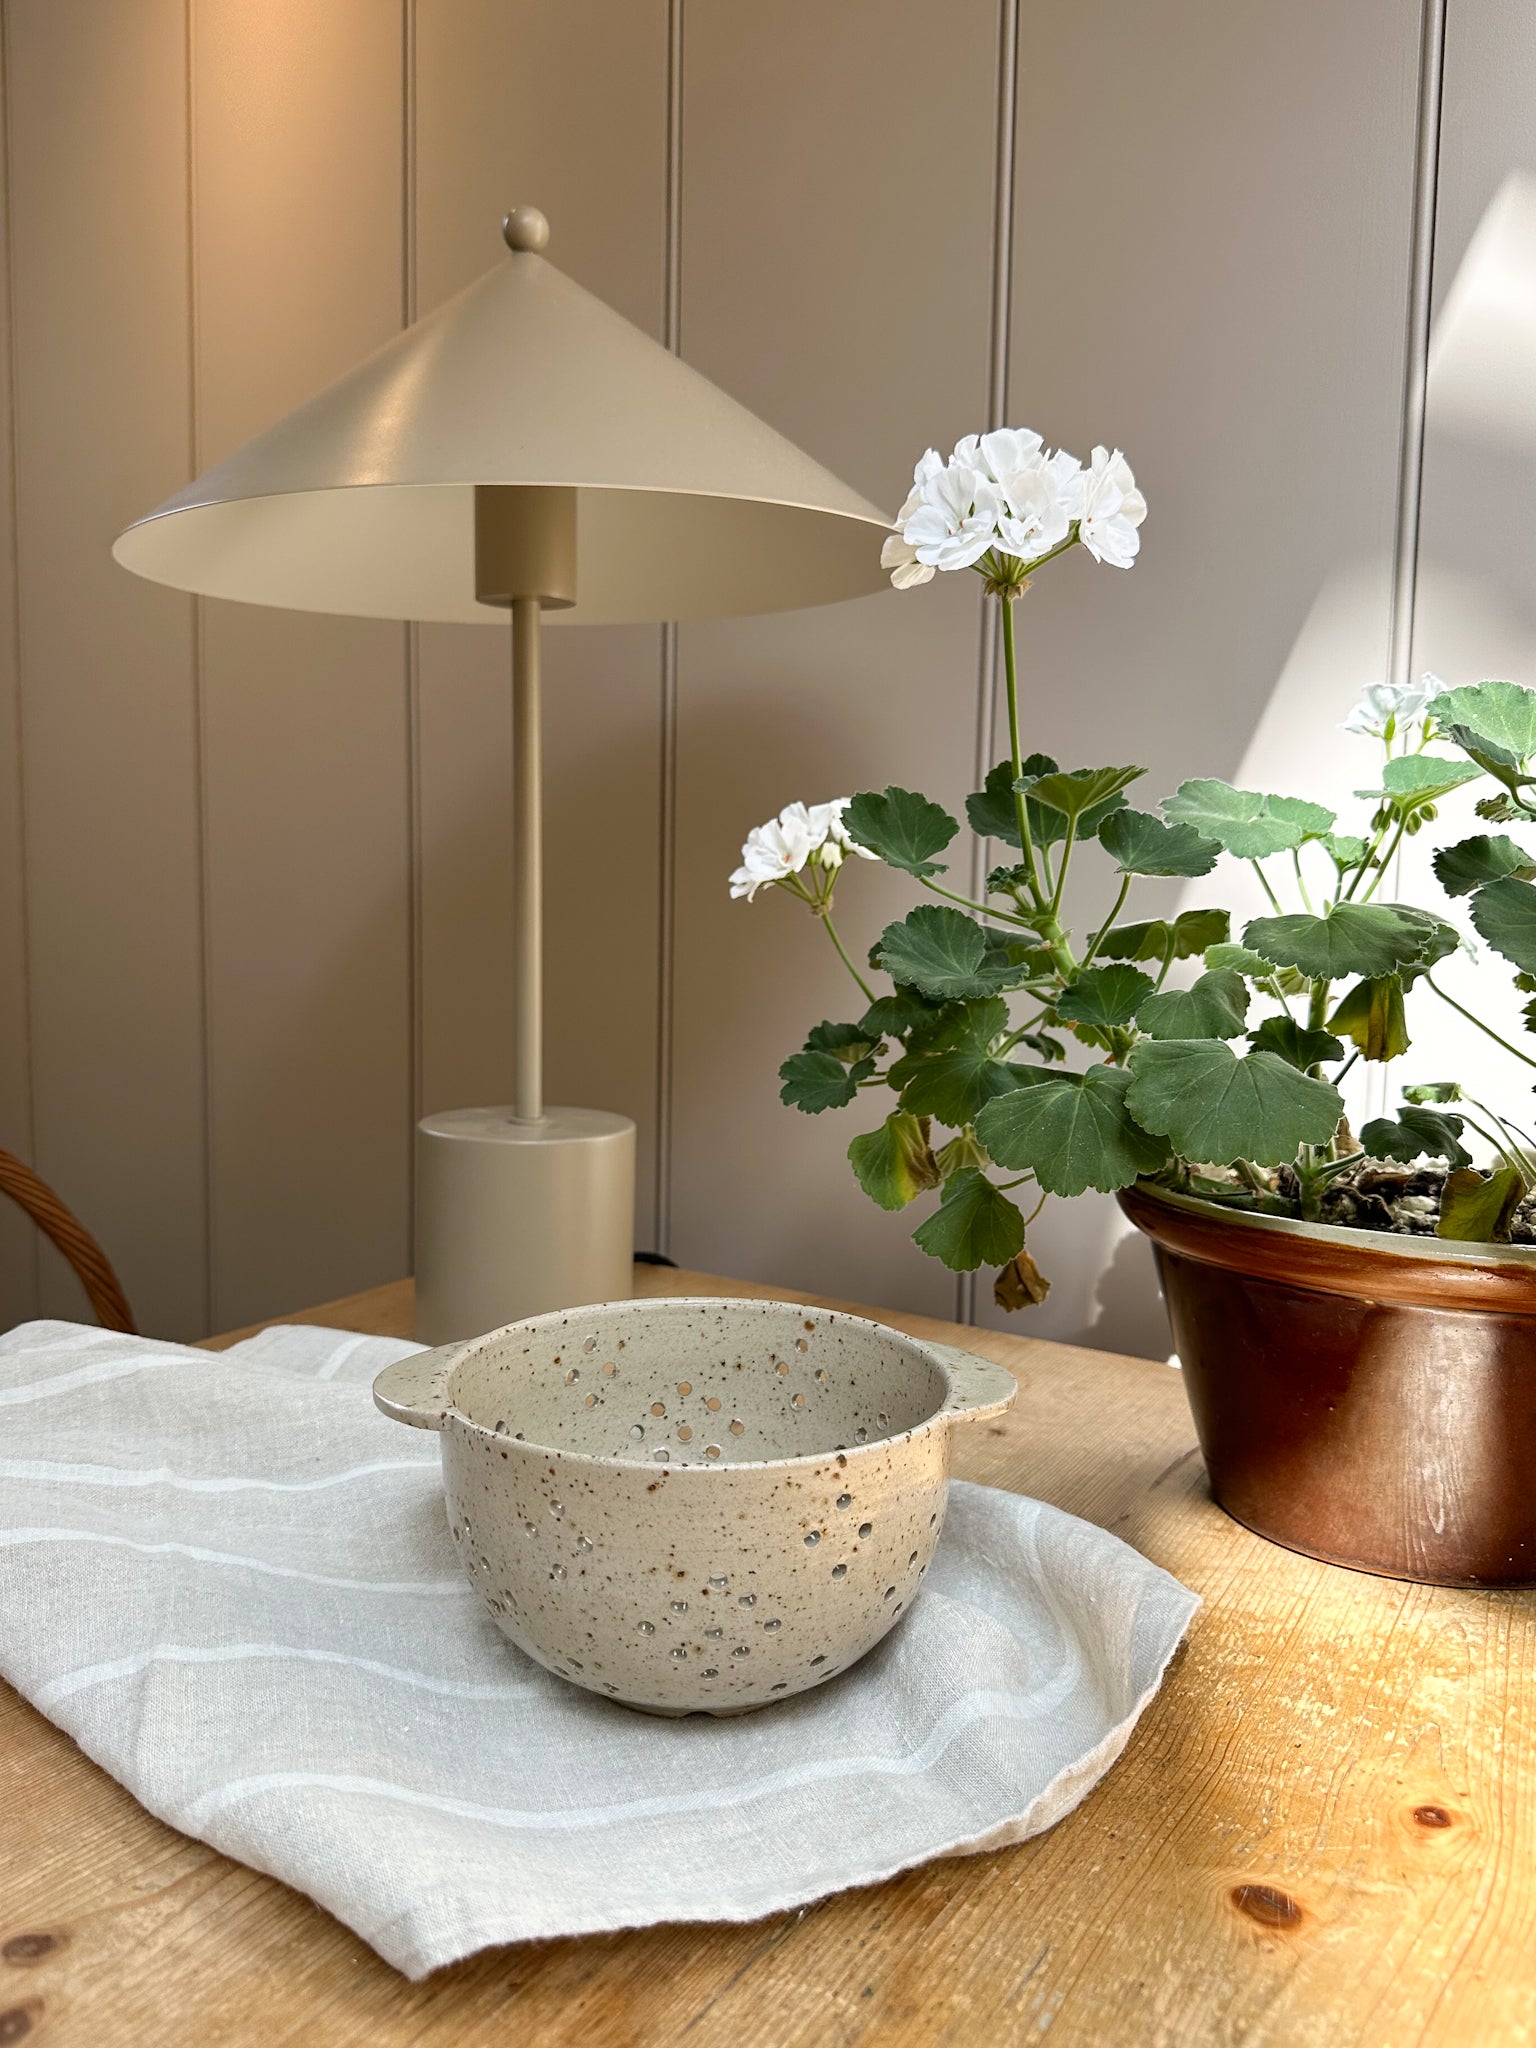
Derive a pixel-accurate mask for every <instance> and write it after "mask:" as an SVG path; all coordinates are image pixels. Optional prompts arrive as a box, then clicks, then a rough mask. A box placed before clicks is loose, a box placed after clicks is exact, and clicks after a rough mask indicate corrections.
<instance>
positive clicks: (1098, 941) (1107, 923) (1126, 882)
mask: <svg viewBox="0 0 1536 2048" xmlns="http://www.w3.org/2000/svg"><path fill="white" fill-rule="evenodd" d="M1130 893H1131V878H1130V876H1129V875H1126V876H1124V877H1123V878H1122V880H1121V883H1120V894H1119V895H1118V896H1117V897H1116V898H1115V907H1114V909H1113V910H1112V911H1111V912H1110V913H1109V915H1108V917H1106V918H1105V920H1104V922H1103V923H1102V924H1101V925H1100V926H1099V928H1098V930H1097V931H1096V932H1095V933H1094V935H1093V937H1092V938H1091V939H1090V940H1089V941H1088V950H1087V952H1086V953H1085V954H1084V955H1083V965H1084V966H1085V967H1086V966H1087V965H1088V963H1089V962H1090V961H1091V960H1092V958H1093V956H1094V954H1095V953H1097V951H1098V950H1099V948H1100V946H1101V945H1102V944H1103V943H1104V941H1105V940H1106V939H1107V938H1108V937H1109V933H1110V928H1111V927H1112V925H1113V924H1114V921H1115V919H1116V918H1117V917H1118V916H1119V915H1120V912H1121V910H1122V909H1123V907H1124V904H1125V899H1126V897H1127V896H1128V895H1129V894H1130Z"/></svg>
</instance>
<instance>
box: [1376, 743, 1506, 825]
mask: <svg viewBox="0 0 1536 2048" xmlns="http://www.w3.org/2000/svg"><path fill="white" fill-rule="evenodd" d="M1481 773H1482V770H1481V769H1480V768H1478V767H1477V766H1476V765H1475V764H1474V763H1473V762H1471V761H1453V760H1451V758H1450V756H1449V755H1447V754H1398V755H1397V756H1395V758H1394V759H1392V760H1390V761H1388V762H1387V764H1386V766H1385V767H1384V768H1383V769H1382V771H1381V785H1382V786H1381V788H1380V789H1357V790H1356V791H1355V795H1356V796H1360V797H1366V798H1368V799H1376V800H1379V799H1381V798H1383V797H1385V798H1387V799H1389V800H1390V801H1391V802H1392V803H1393V804H1395V805H1396V807H1397V808H1398V810H1400V811H1416V810H1420V809H1422V808H1423V806H1424V805H1425V804H1432V803H1438V802H1439V800H1440V798H1441V797H1443V796H1449V795H1450V793H1451V791H1452V790H1453V789H1460V787H1461V785H1462V784H1463V783H1464V782H1475V781H1476V780H1477V778H1478V776H1479V775H1480V774H1481Z"/></svg>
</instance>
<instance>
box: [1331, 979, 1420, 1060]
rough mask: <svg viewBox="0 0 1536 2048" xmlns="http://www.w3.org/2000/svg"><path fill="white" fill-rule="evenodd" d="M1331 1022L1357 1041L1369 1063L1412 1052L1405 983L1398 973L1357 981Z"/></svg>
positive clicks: (1395, 1057)
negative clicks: (1404, 1001)
mask: <svg viewBox="0 0 1536 2048" xmlns="http://www.w3.org/2000/svg"><path fill="white" fill-rule="evenodd" d="M1328 1022H1329V1023H1330V1024H1331V1025H1332V1026H1333V1028H1334V1030H1335V1031H1337V1032H1341V1033H1342V1034H1343V1036H1344V1037H1345V1038H1350V1039H1353V1040H1354V1042H1355V1044H1356V1045H1358V1046H1359V1048H1360V1050H1361V1052H1363V1053H1364V1055H1365V1057H1366V1058H1367V1059H1368V1060H1395V1059H1400V1058H1401V1057H1402V1055H1403V1054H1404V1053H1405V1052H1406V1051H1407V1050H1408V1019H1407V1016H1406V1015H1405V1013H1404V1010H1403V984H1402V981H1401V979H1400V978H1399V977H1398V976H1397V975H1395V974H1383V975H1380V976H1378V977H1376V978H1375V979H1374V980H1369V981H1357V982H1356V983H1355V985H1354V987H1353V988H1352V989H1351V990H1350V991H1349V993H1348V994H1347V995H1346V996H1344V998H1343V999H1342V1001H1341V1002H1340V1003H1339V1004H1338V1006H1337V1007H1336V1008H1335V1010H1334V1013H1333V1015H1332V1016H1331V1017H1330V1018H1329V1019H1328Z"/></svg>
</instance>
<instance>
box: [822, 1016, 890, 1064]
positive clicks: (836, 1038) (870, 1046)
mask: <svg viewBox="0 0 1536 2048" xmlns="http://www.w3.org/2000/svg"><path fill="white" fill-rule="evenodd" d="M879 1045H880V1041H879V1039H878V1038H871V1037H870V1035H869V1033H868V1032H867V1031H866V1030H865V1029H864V1027H863V1025H862V1024H827V1023H821V1024H818V1025H817V1026H816V1028H815V1030H814V1031H812V1032H811V1033H810V1035H809V1036H808V1037H807V1039H806V1041H805V1050H806V1051H807V1052H829V1053H831V1055H832V1057H833V1059H835V1060H841V1061H842V1062H843V1065H844V1066H845V1067H851V1066H852V1065H853V1063H854V1061H855V1060H861V1059H863V1058H864V1056H865V1055H866V1054H867V1053H872V1052H875V1051H877V1050H878V1048H879Z"/></svg>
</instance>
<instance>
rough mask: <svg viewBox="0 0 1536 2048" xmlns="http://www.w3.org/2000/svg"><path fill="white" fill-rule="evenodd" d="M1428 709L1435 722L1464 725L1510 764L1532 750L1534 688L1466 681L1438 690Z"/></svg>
mask: <svg viewBox="0 0 1536 2048" xmlns="http://www.w3.org/2000/svg"><path fill="white" fill-rule="evenodd" d="M1428 710H1429V715H1430V717H1431V718H1433V719H1434V720H1435V722H1436V723H1437V724H1438V725H1441V726H1446V727H1449V726H1459V727H1462V728H1464V729H1465V730H1466V732H1467V733H1468V734H1470V735H1473V736H1475V737H1476V738H1477V739H1480V740H1483V741H1486V742H1487V743H1488V745H1489V746H1490V747H1492V748H1496V749H1497V750H1498V751H1499V752H1500V753H1502V754H1503V756H1504V758H1505V760H1506V762H1508V763H1510V764H1511V765H1513V764H1514V763H1515V762H1524V761H1525V760H1527V759H1528V758H1529V757H1530V756H1531V755H1532V754H1536V690H1527V689H1525V688H1524V687H1523V686H1522V685H1521V684H1519V683H1505V682H1487V683H1469V684H1464V685H1463V686H1462V688H1460V689H1457V690H1442V691H1441V692H1440V695H1439V696H1438V697H1436V698H1434V699H1432V701H1431V702H1430V704H1429V706H1428ZM1458 744H1461V741H1460V737H1459V735H1458Z"/></svg>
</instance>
